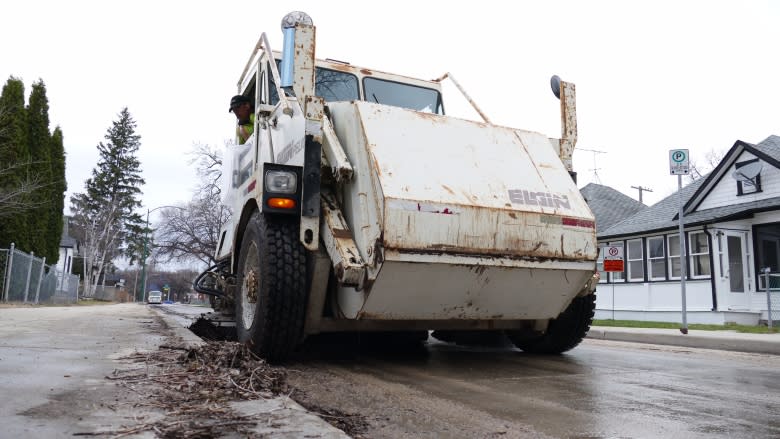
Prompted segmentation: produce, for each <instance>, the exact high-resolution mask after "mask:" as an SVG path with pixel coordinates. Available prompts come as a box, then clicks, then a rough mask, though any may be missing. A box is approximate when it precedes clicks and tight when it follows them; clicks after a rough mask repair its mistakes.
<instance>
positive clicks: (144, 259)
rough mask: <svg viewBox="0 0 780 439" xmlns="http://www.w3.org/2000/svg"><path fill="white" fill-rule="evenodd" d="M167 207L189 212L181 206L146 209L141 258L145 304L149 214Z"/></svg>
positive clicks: (144, 300) (144, 299)
mask: <svg viewBox="0 0 780 439" xmlns="http://www.w3.org/2000/svg"><path fill="white" fill-rule="evenodd" d="M166 207H169V208H171V209H179V210H187V209H185V208H183V207H179V206H159V207H155V208H154V209H151V210H149V209H148V208H147V209H146V229H145V230H144V254H143V257H142V258H141V259H142V261H141V267H142V268H141V284H142V285H143V288H142V290H143V300H142V301H143V302H146V256H147V253H148V248H149V244H148V243H149V214H150V213H152V212H154V211H155V210H158V209H164V208H166Z"/></svg>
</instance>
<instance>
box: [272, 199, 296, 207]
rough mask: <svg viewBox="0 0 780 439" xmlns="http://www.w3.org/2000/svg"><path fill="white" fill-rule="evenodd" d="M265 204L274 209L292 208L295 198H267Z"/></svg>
mask: <svg viewBox="0 0 780 439" xmlns="http://www.w3.org/2000/svg"><path fill="white" fill-rule="evenodd" d="M266 204H268V207H273V208H274V209H292V208H294V207H295V200H291V199H289V198H269V199H268V201H266Z"/></svg>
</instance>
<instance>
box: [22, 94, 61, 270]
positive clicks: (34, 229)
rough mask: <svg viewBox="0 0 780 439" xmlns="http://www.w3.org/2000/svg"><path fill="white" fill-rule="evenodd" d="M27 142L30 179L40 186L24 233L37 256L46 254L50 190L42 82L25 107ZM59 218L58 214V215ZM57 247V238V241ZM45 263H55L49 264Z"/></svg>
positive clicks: (46, 111)
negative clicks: (39, 183) (36, 181)
mask: <svg viewBox="0 0 780 439" xmlns="http://www.w3.org/2000/svg"><path fill="white" fill-rule="evenodd" d="M27 142H28V145H29V151H30V158H31V162H30V175H31V176H32V178H34V179H36V180H38V181H40V182H41V183H42V185H41V187H39V188H38V190H36V191H35V192H33V194H32V201H33V204H34V205H35V206H34V207H33V208H32V209H31V210H29V211H28V212H27V215H26V217H27V220H26V221H27V227H28V230H27V233H28V240H29V243H30V248H29V250H28V251H32V252H35V254H36V255H38V256H44V255H47V254H49V255H50V252H49V251H48V250H49V243H48V242H47V241H48V239H49V236H48V235H49V233H48V232H49V217H50V216H51V213H52V212H51V207H50V205H51V200H52V197H53V196H54V187H53V185H52V184H51V182H52V178H51V177H52V175H51V152H50V150H51V133H50V132H49V100H48V98H47V97H46V85H45V84H44V83H43V80H41V79H39V80H38V82H36V83H34V84H33V86H32V91H31V92H30V103H29V105H28V106H27ZM60 215H61V214H60ZM57 244H58V245H59V238H57ZM47 260H48V261H49V262H56V256H55V261H51V260H49V258H47Z"/></svg>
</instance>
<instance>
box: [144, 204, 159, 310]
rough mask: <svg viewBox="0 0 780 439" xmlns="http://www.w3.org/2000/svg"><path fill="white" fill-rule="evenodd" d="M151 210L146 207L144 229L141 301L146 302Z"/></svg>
mask: <svg viewBox="0 0 780 439" xmlns="http://www.w3.org/2000/svg"><path fill="white" fill-rule="evenodd" d="M158 209H159V207H158ZM150 212H151V211H150V210H149V209H146V228H145V229H144V253H143V256H142V257H141V267H142V268H141V285H142V287H141V291H143V293H142V300H141V302H146V248H147V242H148V241H149V213H150Z"/></svg>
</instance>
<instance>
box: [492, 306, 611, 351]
mask: <svg viewBox="0 0 780 439" xmlns="http://www.w3.org/2000/svg"><path fill="white" fill-rule="evenodd" d="M595 310H596V293H592V294H588V295H587V296H582V297H577V298H575V299H574V300H572V302H571V303H570V304H569V306H568V307H567V308H566V310H564V311H563V312H562V313H561V314H560V315H559V316H558V317H557V318H556V319H554V320H551V321H550V324H549V325H548V326H547V331H546V332H545V333H544V334H530V333H528V332H523V331H506V335H507V337H509V340H511V341H512V343H513V344H514V345H515V346H517V347H518V348H520V349H522V350H523V351H524V352H528V353H532V354H560V353H562V352H566V351H568V350H570V349H572V348H574V347H575V346H577V345H578V344H580V342H581V341H582V339H584V338H585V335H586V334H587V333H588V330H589V329H590V325H591V323H593V313H594V311H595Z"/></svg>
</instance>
